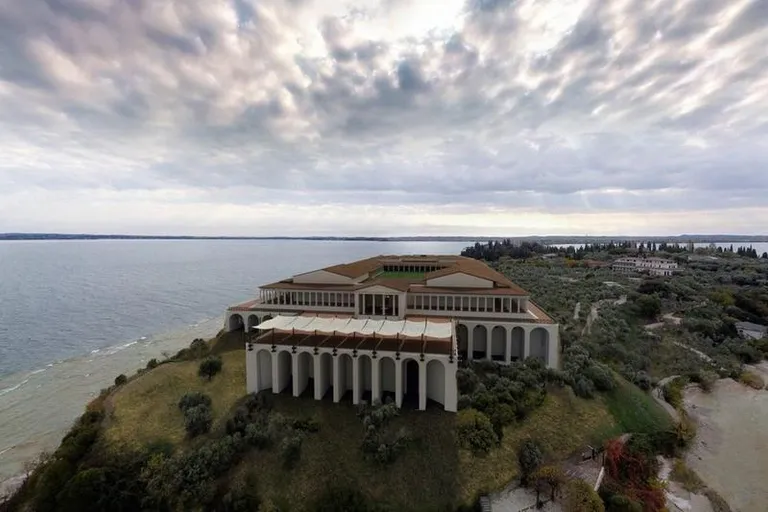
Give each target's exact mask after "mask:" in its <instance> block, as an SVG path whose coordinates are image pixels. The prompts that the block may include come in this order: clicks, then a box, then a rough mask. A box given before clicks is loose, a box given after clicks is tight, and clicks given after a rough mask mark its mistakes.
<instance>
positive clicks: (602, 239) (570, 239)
mask: <svg viewBox="0 0 768 512" xmlns="http://www.w3.org/2000/svg"><path fill="white" fill-rule="evenodd" d="M507 238H508V239H511V240H518V241H521V242H522V241H528V242H539V243H543V244H548V245H560V244H584V243H607V242H611V241H613V242H620V241H625V240H634V241H638V242H641V241H642V242H667V243H679V244H686V243H688V242H693V243H766V242H768V236H767V235H674V236H657V235H656V236H626V235H617V236H509V237H504V236H188V235H104V234H82V233H76V234H62V233H0V242H2V241H6V240H8V241H12V240H15V241H18V240H304V241H339V242H467V243H473V242H488V241H491V240H503V239H507Z"/></svg>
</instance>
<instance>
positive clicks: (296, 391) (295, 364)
mask: <svg viewBox="0 0 768 512" xmlns="http://www.w3.org/2000/svg"><path fill="white" fill-rule="evenodd" d="M291 367H292V368H293V372H292V373H293V396H299V393H300V392H301V391H304V390H303V389H299V381H300V380H303V379H301V375H299V354H291Z"/></svg>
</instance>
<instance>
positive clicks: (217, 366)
mask: <svg viewBox="0 0 768 512" xmlns="http://www.w3.org/2000/svg"><path fill="white" fill-rule="evenodd" d="M221 366H222V362H221V358H220V357H218V356H215V357H206V358H205V359H204V360H203V362H202V363H200V368H199V370H198V372H197V374H198V375H200V376H201V377H207V378H208V380H209V381H210V380H211V379H213V376H214V375H216V374H217V373H219V372H220V371H221Z"/></svg>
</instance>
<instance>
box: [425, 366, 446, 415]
mask: <svg viewBox="0 0 768 512" xmlns="http://www.w3.org/2000/svg"><path fill="white" fill-rule="evenodd" d="M427 399H429V400H434V401H435V402H437V403H439V404H443V405H445V365H444V364H443V362H442V361H440V360H438V359H433V360H431V361H430V362H428V363H427Z"/></svg>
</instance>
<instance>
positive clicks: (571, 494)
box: [564, 478, 605, 512]
mask: <svg viewBox="0 0 768 512" xmlns="http://www.w3.org/2000/svg"><path fill="white" fill-rule="evenodd" d="M564 501H565V503H564V505H565V512H604V511H605V505H603V500H601V499H600V496H599V495H598V494H597V493H596V492H595V491H594V489H592V486H591V485H589V484H588V483H587V482H585V481H584V480H582V479H580V478H574V479H573V480H571V481H570V482H568V483H567V484H566V486H565V500H564Z"/></svg>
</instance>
